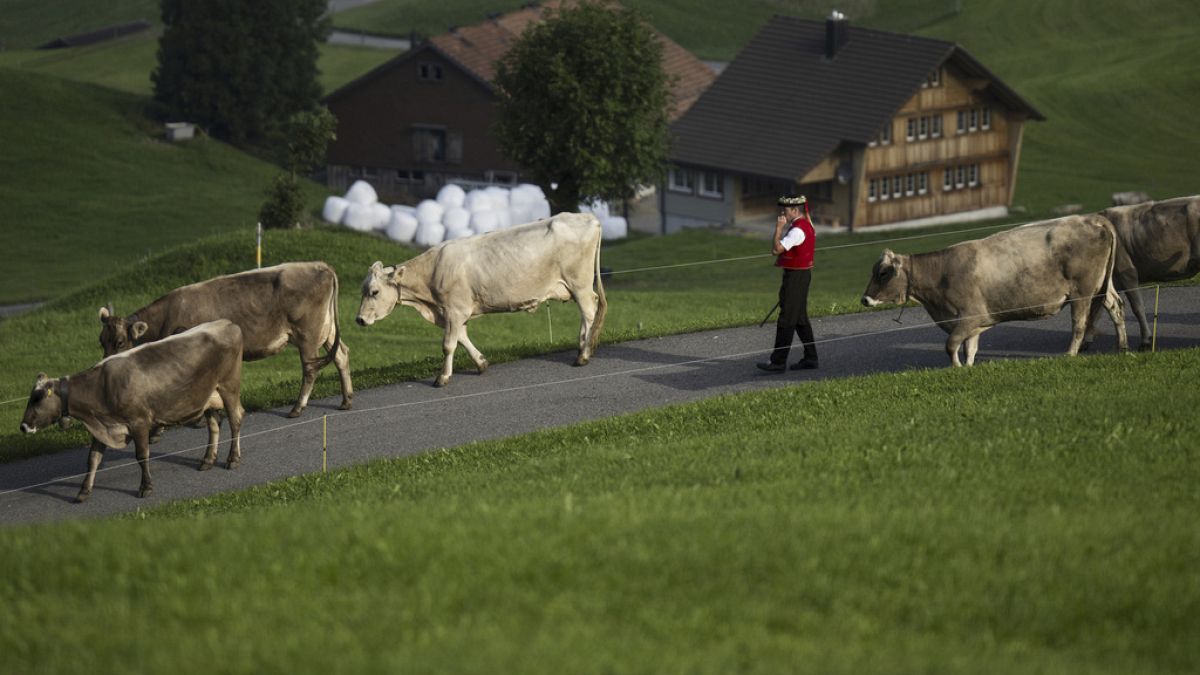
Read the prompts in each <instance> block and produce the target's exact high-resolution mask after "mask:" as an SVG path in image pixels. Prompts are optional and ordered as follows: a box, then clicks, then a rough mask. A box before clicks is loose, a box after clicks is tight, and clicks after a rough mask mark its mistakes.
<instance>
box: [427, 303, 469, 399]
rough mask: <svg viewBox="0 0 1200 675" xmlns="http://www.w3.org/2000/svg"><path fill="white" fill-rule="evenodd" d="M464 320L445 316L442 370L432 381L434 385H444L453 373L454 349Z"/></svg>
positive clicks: (456, 346)
mask: <svg viewBox="0 0 1200 675" xmlns="http://www.w3.org/2000/svg"><path fill="white" fill-rule="evenodd" d="M466 323H467V322H466V320H465V319H463V318H461V317H458V316H449V315H448V316H447V317H446V332H445V333H443V334H442V355H443V357H444V358H443V359H442V372H441V374H439V375H438V376H437V379H436V380H434V381H433V385H434V386H435V387H444V386H446V383H447V382H449V381H450V376H451V375H453V374H454V350H456V349H458V340H459V336H460V335H462V333H463V328H464V326H465V325H466Z"/></svg>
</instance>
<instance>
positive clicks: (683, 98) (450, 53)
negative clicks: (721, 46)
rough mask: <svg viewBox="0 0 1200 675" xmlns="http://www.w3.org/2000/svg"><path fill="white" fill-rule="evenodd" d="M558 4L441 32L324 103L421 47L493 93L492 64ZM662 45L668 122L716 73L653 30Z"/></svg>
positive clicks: (554, 1) (554, 0) (539, 5)
mask: <svg viewBox="0 0 1200 675" xmlns="http://www.w3.org/2000/svg"><path fill="white" fill-rule="evenodd" d="M561 5H562V3H561V2H559V1H557V0H552V1H550V2H542V3H531V4H529V5H526V6H524V7H522V8H520V9H518V10H515V11H512V12H509V13H507V14H499V15H494V16H491V17H489V18H488V19H487V20H486V21H483V22H481V23H476V24H472V25H470V26H461V27H455V28H452V29H450V31H449V32H447V33H442V34H441V35H435V36H433V37H431V38H429V39H428V40H427V41H426V42H425V43H424V44H422V45H420V46H419V47H417V48H416V49H414V50H412V51H411V52H409V53H407V54H402V55H400V56H397V57H396V58H395V59H392V60H391V61H388V62H387V63H385V64H383V65H381V66H379V67H378V68H376V69H375V70H373V71H371V72H370V73H367V74H366V75H364V76H363V77H360V78H358V79H357V80H355V81H353V82H351V83H349V84H347V85H345V86H344V87H342V88H341V89H339V90H337V91H335V92H333V93H331V94H329V96H328V97H327V99H333V98H336V97H337V96H339V95H340V94H342V93H344V92H345V91H348V90H350V89H351V88H354V87H357V86H360V85H361V84H363V83H365V82H367V81H369V80H370V79H373V77H374V76H375V75H378V74H380V73H382V72H385V71H386V70H388V69H390V68H392V67H395V66H396V65H398V64H400V63H402V62H404V61H405V60H407V59H408V58H409V57H410V56H412V55H413V54H415V53H417V52H418V51H419V50H421V49H422V48H425V49H432V50H433V51H435V52H437V53H439V54H441V55H442V56H444V57H445V58H447V59H449V60H450V61H452V62H454V63H456V64H458V65H459V66H460V67H461V68H462V69H463V70H464V71H466V72H467V73H468V74H470V75H472V76H474V77H475V79H477V80H479V82H480V83H482V84H483V85H484V86H486V87H487V88H488V89H493V84H492V80H493V79H495V77H496V63H497V62H499V61H500V59H501V58H502V57H503V56H504V55H505V54H506V53H508V50H509V48H510V47H511V46H512V43H513V42H515V41H516V40H517V39H518V38H520V37H521V33H523V32H524V31H525V29H526V28H528V27H529V26H530V25H531V24H535V23H541V22H542V21H543V20H544V19H545V15H546V13H547V10H557V9H558V8H559V7H560V6H561ZM655 34H656V35H658V39H659V41H660V42H661V43H662V46H663V70H664V71H666V73H667V76H668V77H674V78H675V83H674V85H673V87H672V100H673V101H674V103H675V109H674V114H672V116H671V119H677V118H678V117H679V116H680V115H682V114H683V113H684V112H685V111H686V110H687V109H688V108H689V107H691V105H692V103H694V102H695V101H696V99H697V98H698V97H699V96H700V94H702V93H703V92H704V90H705V89H707V88H708V86H709V85H710V84H712V82H713V80H715V79H716V73H714V72H713V70H712V68H709V67H708V66H706V65H705V64H704V63H703V62H702V61H700V60H699V59H697V58H696V57H695V56H694V55H692V53H691V52H689V51H687V50H686V49H684V48H683V47H681V46H679V45H678V44H677V43H676V42H674V41H673V40H671V39H670V38H668V37H667V36H665V35H663V34H662V33H659V32H658V31H655Z"/></svg>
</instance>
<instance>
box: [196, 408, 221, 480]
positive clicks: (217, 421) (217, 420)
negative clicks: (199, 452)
mask: <svg viewBox="0 0 1200 675" xmlns="http://www.w3.org/2000/svg"><path fill="white" fill-rule="evenodd" d="M204 419H205V421H207V422H208V447H207V448H205V449H204V459H202V460H200V467H199V469H200V470H201V471H208V470H209V469H211V468H213V464H216V463H217V443H218V442H219V441H220V440H221V415H220V413H218V412H217V411H216V410H213V409H211V408H210V409H208V410H205V411H204Z"/></svg>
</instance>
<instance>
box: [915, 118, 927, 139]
mask: <svg viewBox="0 0 1200 675" xmlns="http://www.w3.org/2000/svg"><path fill="white" fill-rule="evenodd" d="M917 138H919V139H921V140H925V139H926V138H929V118H928V117H922V118H921V119H920V121H919V122H918V125H917Z"/></svg>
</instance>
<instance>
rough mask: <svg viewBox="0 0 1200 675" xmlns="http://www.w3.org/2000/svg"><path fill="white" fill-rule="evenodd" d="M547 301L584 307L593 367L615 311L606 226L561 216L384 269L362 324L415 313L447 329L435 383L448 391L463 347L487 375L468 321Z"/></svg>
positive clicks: (371, 278) (370, 291)
mask: <svg viewBox="0 0 1200 675" xmlns="http://www.w3.org/2000/svg"><path fill="white" fill-rule="evenodd" d="M593 285H594V287H595V290H593ZM547 300H563V301H566V300H574V301H575V302H576V303H578V304H579V313H580V315H581V317H582V320H581V322H580V326H579V356H578V358H577V359H576V361H575V365H577V366H582V365H586V364H587V362H588V361H589V360H590V359H591V357H592V353H593V352H595V350H596V344H597V342H598V341H599V338H600V330H601V328H602V327H603V325H604V315H605V313H606V312H607V309H608V301H607V300H606V299H605V297H604V284H603V283H602V282H601V280H600V221H598V220H597V219H596V217H595V216H593V215H592V214H590V213H560V214H558V215H556V216H553V217H551V218H547V219H544V220H538V221H534V222H532V223H528V224H525V225H519V226H517V227H512V228H509V229H506V230H497V231H495V232H489V233H487V234H481V235H477V236H474V237H467V238H464V239H454V240H452V241H446V242H443V243H441V244H438V245H437V246H434V247H433V248H431V249H429V250H428V251H426V252H424V253H422V254H421V255H419V256H417V257H415V258H413V259H411V260H409V261H407V262H405V263H403V264H400V265H389V266H387V267H385V266H384V265H383V264H382V263H381V262H379V261H376V262H375V264H373V265H372V266H371V269H370V271H369V272H368V273H367V278H366V279H365V280H364V281H363V286H362V304H361V305H360V306H359V309H358V317H357V319H356V321H357V322H358V324H359V325H360V326H369V325H371V324H373V323H375V322H376V321H378V320H380V319H382V318H384V317H386V316H387V315H388V314H391V312H392V310H393V309H395V308H396V305H408V306H409V307H413V308H415V309H416V310H417V311H418V312H420V314H421V316H422V317H424V318H425V320H426V321H429V322H430V323H433V324H436V325H438V326H441V327H442V328H444V329H445V336H444V337H443V338H442V353H443V354H444V355H445V361H444V363H443V365H442V372H441V374H440V375H438V377H437V380H436V382H435V384H436V385H437V386H439V387H440V386H443V385H445V384H446V382H448V381H449V380H450V375H451V374H452V373H453V365H454V351H455V349H457V348H458V343H460V342H461V343H462V344H463V345H464V346H465V347H466V348H467V352H468V353H469V354H470V355H471V359H472V360H473V361H474V362H475V365H476V366H477V367H478V368H479V372H481V373H482V372H483V371H485V370H487V367H488V362H487V359H485V358H484V357H483V354H481V353H480V352H479V350H478V349H476V348H475V345H473V344H471V340H470V338H468V337H467V322H468V321H470V320H471V319H474V318H475V317H477V316H482V315H484V314H492V313H496V312H516V311H521V310H524V311H529V312H533V311H535V310H537V307H538V305H540V304H541V303H543V302H545V301H547Z"/></svg>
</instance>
